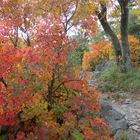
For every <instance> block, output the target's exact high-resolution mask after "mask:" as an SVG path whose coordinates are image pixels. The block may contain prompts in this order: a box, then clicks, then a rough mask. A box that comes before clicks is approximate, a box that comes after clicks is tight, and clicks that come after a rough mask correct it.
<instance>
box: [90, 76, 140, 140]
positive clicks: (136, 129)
mask: <svg viewBox="0 0 140 140" xmlns="http://www.w3.org/2000/svg"><path fill="white" fill-rule="evenodd" d="M98 84H99V83H98V82H97V81H94V80H92V79H91V80H89V85H90V86H94V87H95V88H97V90H98ZM100 103H101V106H102V110H101V113H100V115H101V117H103V118H104V119H105V120H106V122H107V123H108V124H109V125H110V129H111V131H112V135H115V140H140V97H137V96H136V97H133V96H131V95H130V93H125V92H122V93H121V92H120V93H111V94H110V93H102V94H101V98H100Z"/></svg>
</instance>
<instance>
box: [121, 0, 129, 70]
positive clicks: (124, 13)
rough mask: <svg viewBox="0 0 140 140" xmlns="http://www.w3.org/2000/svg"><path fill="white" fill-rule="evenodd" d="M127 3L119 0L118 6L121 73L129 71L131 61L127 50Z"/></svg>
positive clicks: (125, 0) (127, 0)
mask: <svg viewBox="0 0 140 140" xmlns="http://www.w3.org/2000/svg"><path fill="white" fill-rule="evenodd" d="M128 3H129V0H123V1H121V0H119V4H120V7H121V27H120V28H121V45H122V60H123V71H124V72H127V71H130V70H131V68H132V66H131V59H130V50H129V42H128V15H129V10H128Z"/></svg>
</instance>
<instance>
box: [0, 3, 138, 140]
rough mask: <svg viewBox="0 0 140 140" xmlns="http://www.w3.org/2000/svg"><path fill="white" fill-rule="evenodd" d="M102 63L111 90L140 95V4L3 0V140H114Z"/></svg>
mask: <svg viewBox="0 0 140 140" xmlns="http://www.w3.org/2000/svg"><path fill="white" fill-rule="evenodd" d="M102 61H113V62H114V65H113V66H112V68H110V70H108V71H105V72H104V73H103V75H102V76H100V77H98V78H99V79H98V80H102V81H106V85H101V86H102V88H104V90H111V91H113V90H118V89H128V87H130V89H131V90H133V91H137V92H138V91H139V92H140V84H139V79H138V77H140V1H139V0H0V140H114V139H115V138H114V137H113V136H112V135H111V134H110V130H109V125H107V123H106V122H105V120H104V119H103V118H101V117H100V115H99V112H100V108H101V107H100V103H99V98H100V96H101V94H99V92H98V91H97V90H96V89H95V88H94V86H89V85H88V78H89V75H88V72H89V71H94V70H95V68H96V65H97V64H99V63H100V62H102ZM121 82H122V84H121V85H120V83H121ZM123 82H125V83H123Z"/></svg>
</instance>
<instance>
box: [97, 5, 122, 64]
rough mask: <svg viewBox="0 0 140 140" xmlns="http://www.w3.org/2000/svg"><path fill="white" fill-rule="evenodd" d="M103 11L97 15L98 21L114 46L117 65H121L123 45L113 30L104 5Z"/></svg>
mask: <svg viewBox="0 0 140 140" xmlns="http://www.w3.org/2000/svg"><path fill="white" fill-rule="evenodd" d="M101 7H102V9H101V12H98V13H97V16H98V19H99V21H100V23H101V25H102V27H103V29H104V31H105V33H106V34H107V35H109V36H110V38H111V41H112V44H113V49H114V52H115V55H116V59H117V64H120V63H121V57H122V52H121V44H120V42H119V39H118V38H117V36H116V34H115V33H114V32H113V30H112V29H111V27H110V25H109V23H108V21H107V18H106V15H107V9H106V7H105V6H104V5H101Z"/></svg>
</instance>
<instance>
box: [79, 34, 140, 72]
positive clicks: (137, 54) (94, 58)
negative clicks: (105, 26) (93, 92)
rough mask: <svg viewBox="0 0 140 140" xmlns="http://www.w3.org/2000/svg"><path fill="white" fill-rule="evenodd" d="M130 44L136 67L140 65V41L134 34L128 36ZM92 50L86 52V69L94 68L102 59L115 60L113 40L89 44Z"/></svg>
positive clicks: (132, 59)
mask: <svg viewBox="0 0 140 140" xmlns="http://www.w3.org/2000/svg"><path fill="white" fill-rule="evenodd" d="M128 39H129V45H130V57H131V61H132V65H133V66H134V67H138V66H140V59H139V58H140V47H139V44H140V41H139V39H137V38H135V37H134V36H130V35H129V37H128ZM89 49H90V51H88V52H85V53H84V57H83V63H82V67H83V69H84V70H94V68H95V66H96V65H97V64H98V63H99V62H100V61H102V60H103V61H107V60H115V59H116V57H115V55H114V51H113V49H112V47H111V42H107V41H103V40H100V41H99V42H98V43H96V44H94V45H93V44H92V45H89Z"/></svg>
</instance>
